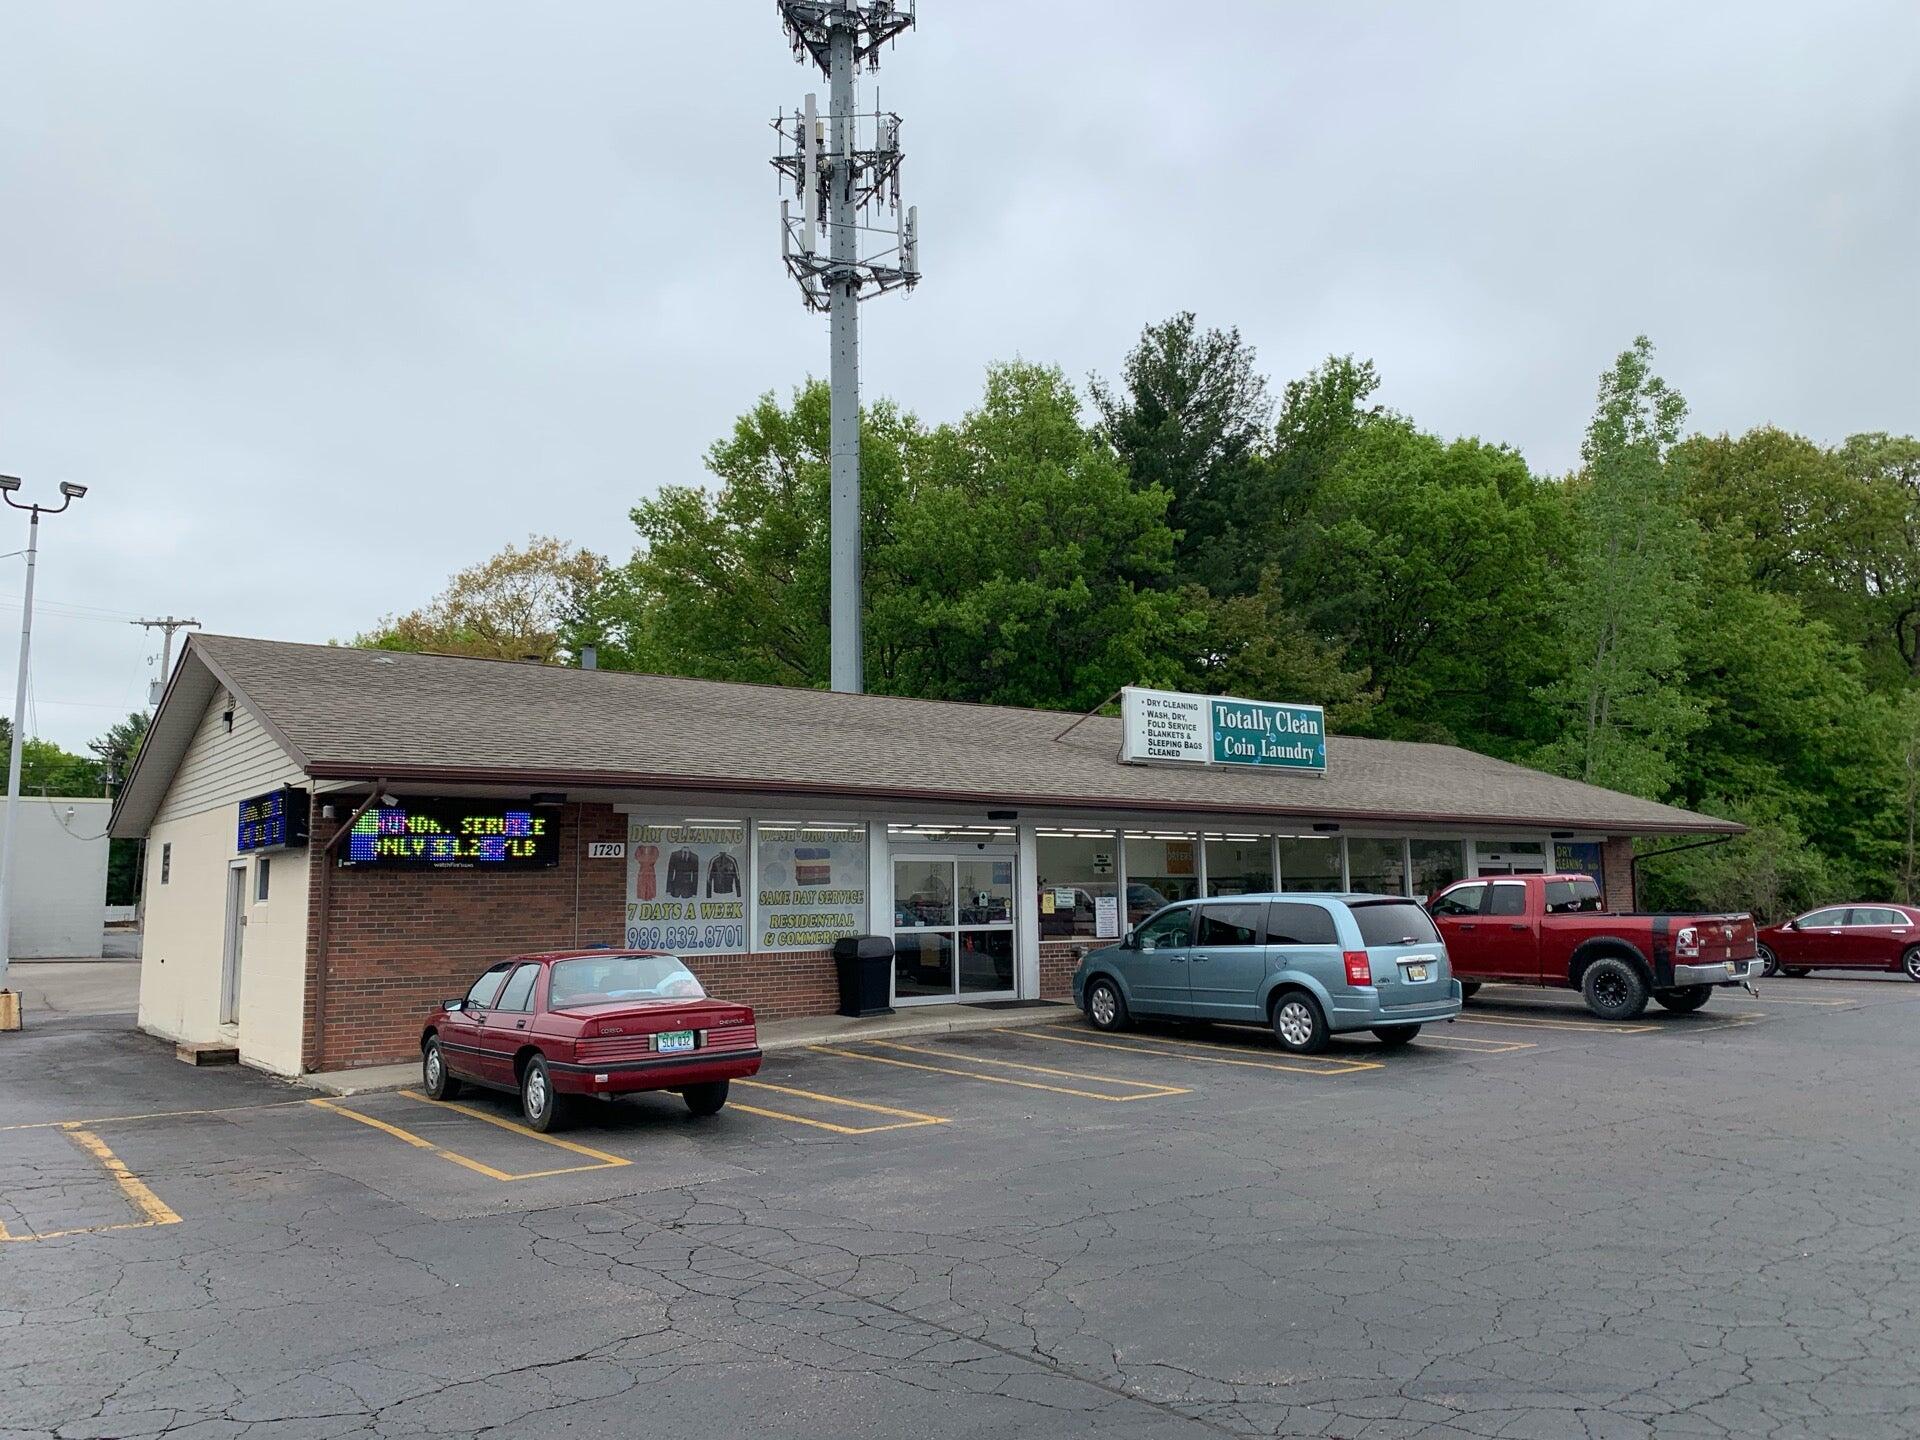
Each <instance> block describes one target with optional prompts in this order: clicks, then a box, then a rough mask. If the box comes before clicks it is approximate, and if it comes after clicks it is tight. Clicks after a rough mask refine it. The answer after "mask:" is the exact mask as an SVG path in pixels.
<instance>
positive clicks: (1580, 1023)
mask: <svg viewBox="0 0 1920 1440" xmlns="http://www.w3.org/2000/svg"><path fill="white" fill-rule="evenodd" d="M1456 1023H1458V1024H1461V1025H1504V1026H1508V1027H1510V1028H1512V1029H1515V1030H1576V1031H1583V1032H1586V1033H1588V1034H1597V1035H1645V1034H1647V1033H1648V1032H1649V1031H1653V1030H1658V1029H1659V1028H1660V1027H1659V1026H1658V1025H1616V1024H1613V1023H1612V1022H1610V1021H1606V1020H1553V1019H1545V1018H1541V1019H1534V1018H1532V1017H1529V1018H1527V1019H1524V1020H1523V1019H1520V1018H1518V1017H1517V1016H1509V1017H1506V1018H1502V1019H1493V1018H1491V1017H1488V1016H1484V1015H1462V1016H1461V1017H1460V1018H1459V1020H1458V1021H1457V1022H1456Z"/></svg>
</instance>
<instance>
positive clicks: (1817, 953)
mask: <svg viewBox="0 0 1920 1440" xmlns="http://www.w3.org/2000/svg"><path fill="white" fill-rule="evenodd" d="M1760 958H1761V960H1762V961H1763V962H1765V965H1766V973H1767V974H1769V975H1773V974H1781V975H1804V974H1806V973H1807V972H1808V971H1809V970H1904V971H1905V972H1906V973H1907V978H1908V979H1910V980H1920V907H1916V906H1912V905H1829V906H1826V907H1825V908H1824V909H1820V910H1810V911H1808V912H1807V913H1806V914H1805V915H1802V916H1800V917H1799V918H1798V919H1796V920H1789V921H1787V923H1786V924H1784V925H1769V926H1768V927H1767V928H1766V929H1764V930H1762V931H1761V932H1760Z"/></svg>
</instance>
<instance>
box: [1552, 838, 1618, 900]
mask: <svg viewBox="0 0 1920 1440" xmlns="http://www.w3.org/2000/svg"><path fill="white" fill-rule="evenodd" d="M1605 856H1606V847H1605V846H1603V845H1602V844H1601V843H1600V842H1599V841H1598V840H1576V841H1573V842H1572V843H1568V842H1566V841H1555V842H1554V846H1553V868H1554V869H1555V870H1558V871H1559V872H1560V873H1561V874H1562V875H1591V876H1592V877H1593V878H1594V879H1595V880H1597V881H1599V882H1600V893H1601V894H1602V895H1604V894H1606V893H1607V862H1606V858H1605Z"/></svg>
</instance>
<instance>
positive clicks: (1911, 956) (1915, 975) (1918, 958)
mask: <svg viewBox="0 0 1920 1440" xmlns="http://www.w3.org/2000/svg"><path fill="white" fill-rule="evenodd" d="M1900 968H1901V969H1902V970H1904V971H1906V972H1907V979H1909V980H1920V945H1915V946H1913V947H1912V948H1911V949H1909V950H1908V951H1907V953H1906V954H1904V955H1902V956H1901V957H1900Z"/></svg>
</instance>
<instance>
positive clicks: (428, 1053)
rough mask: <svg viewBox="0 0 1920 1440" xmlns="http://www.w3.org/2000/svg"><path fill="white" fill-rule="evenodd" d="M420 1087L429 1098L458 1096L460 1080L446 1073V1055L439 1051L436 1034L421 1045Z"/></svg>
mask: <svg viewBox="0 0 1920 1440" xmlns="http://www.w3.org/2000/svg"><path fill="white" fill-rule="evenodd" d="M420 1088H421V1089H422V1090H424V1091H426V1092H427V1098H428V1099H429V1100H458V1099H459V1098H460V1082H459V1081H458V1080H456V1079H454V1078H453V1076H451V1075H449V1074H448V1073H447V1057H446V1056H445V1055H444V1054H442V1053H441V1050H440V1037H439V1036H438V1035H436V1036H434V1037H433V1038H432V1039H430V1040H429V1041H427V1043H426V1044H425V1045H424V1046H422V1047H421V1050H420Z"/></svg>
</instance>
